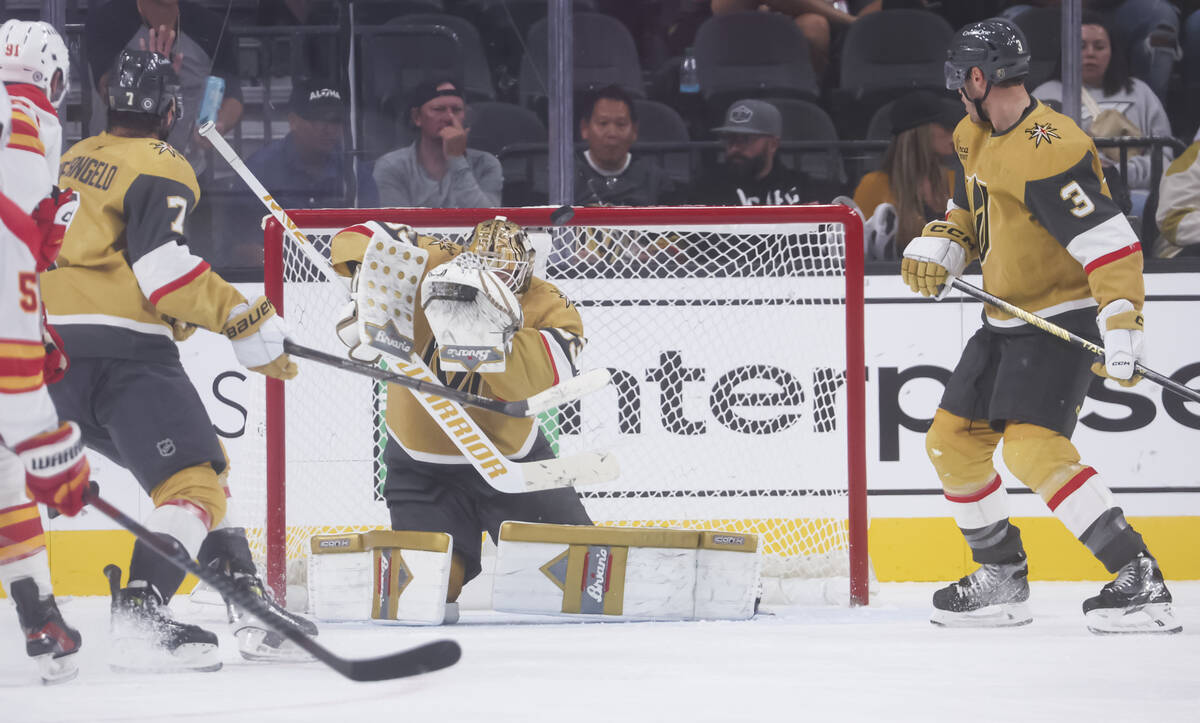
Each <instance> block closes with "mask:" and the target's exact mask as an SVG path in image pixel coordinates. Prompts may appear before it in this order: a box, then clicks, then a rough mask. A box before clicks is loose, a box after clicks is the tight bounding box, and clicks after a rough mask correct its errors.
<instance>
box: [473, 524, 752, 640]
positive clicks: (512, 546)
mask: <svg viewBox="0 0 1200 723" xmlns="http://www.w3.org/2000/svg"><path fill="white" fill-rule="evenodd" d="M760 571H761V558H760V557H759V554H758V540H757V538H756V537H755V536H754V535H744V534H731V533H724V532H706V531H694V530H672V529H666V528H613V527H591V526H573V525H547V524H536V523H524V522H505V523H504V524H503V525H501V527H500V538H499V543H498V546H497V555H496V574H495V581H494V584H493V588H492V606H493V607H494V608H495V609H496V610H500V611H505V612H518V613H538V614H544V615H564V616H583V617H585V618H592V617H594V616H601V617H602V618H604V619H617V620H692V619H702V620H744V619H747V618H749V617H751V616H753V614H754V602H755V598H756V597H757V592H758V581H759V574H760Z"/></svg>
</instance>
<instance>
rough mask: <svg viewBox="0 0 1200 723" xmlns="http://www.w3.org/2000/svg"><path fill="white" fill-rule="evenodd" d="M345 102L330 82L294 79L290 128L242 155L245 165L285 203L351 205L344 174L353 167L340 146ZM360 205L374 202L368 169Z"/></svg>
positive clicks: (288, 205)
mask: <svg viewBox="0 0 1200 723" xmlns="http://www.w3.org/2000/svg"><path fill="white" fill-rule="evenodd" d="M345 123H346V105H345V103H344V102H343V100H342V94H341V92H339V91H338V90H337V89H336V88H334V87H332V86H331V85H327V84H323V83H319V82H313V81H306V80H301V79H297V80H296V82H295V83H294V84H293V86H292V97H291V101H290V103H289V105H288V128H289V133H288V134H287V135H286V136H284V137H283V138H281V139H279V140H276V141H272V142H271V143H270V144H269V145H267V146H264V147H263V148H260V149H259V150H258V151H257V152H256V153H255V154H254V155H252V156H250V158H249V159H248V160H247V161H246V165H247V166H248V167H249V168H250V171H251V172H252V173H253V174H254V175H255V176H256V177H258V180H260V181H262V183H263V185H264V186H266V187H267V188H268V189H270V191H271V195H273V196H274V197H275V200H276V201H279V204H280V205H281V206H283V207H284V208H334V207H337V206H346V205H354V199H353V198H349V197H348V196H349V193H348V189H347V184H346V179H347V178H348V174H350V173H351V172H352V171H351V170H350V169H349V167H348V164H347V160H348V159H347V156H346V155H345V154H344V153H343V151H342V140H343V137H344V133H345ZM358 196H359V204H358V205H360V206H367V207H371V206H375V205H377V203H378V191H376V190H375V181H374V180H373V179H372V178H371V177H370V175H369V174H362V175H361V176H360V179H359V184H358Z"/></svg>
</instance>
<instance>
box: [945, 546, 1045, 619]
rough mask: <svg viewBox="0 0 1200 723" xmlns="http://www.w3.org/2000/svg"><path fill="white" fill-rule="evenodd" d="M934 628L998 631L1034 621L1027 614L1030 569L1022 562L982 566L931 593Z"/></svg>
mask: <svg viewBox="0 0 1200 723" xmlns="http://www.w3.org/2000/svg"><path fill="white" fill-rule="evenodd" d="M933 608H934V610H933V616H932V617H931V618H930V620H929V622H931V623H933V624H934V625H942V626H944V627H954V628H1001V627H1015V626H1017V625H1028V624H1029V623H1030V622H1033V615H1032V614H1031V613H1030V611H1029V567H1028V565H1026V564H1025V561H1024V560H1022V561H1020V562H1017V563H1009V564H985V565H981V566H980V568H979V569H978V570H976V571H975V572H973V573H971V574H970V575H967V576H966V577H964V578H962V579H961V580H959V581H958V582H956V583H953V584H951V585H948V586H946V587H944V588H942V589H941V590H938V591H937V592H935V593H933Z"/></svg>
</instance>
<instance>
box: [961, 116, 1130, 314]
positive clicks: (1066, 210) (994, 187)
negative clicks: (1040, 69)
mask: <svg viewBox="0 0 1200 723" xmlns="http://www.w3.org/2000/svg"><path fill="white" fill-rule="evenodd" d="M954 147H955V151H956V152H957V153H958V157H959V160H961V161H962V165H963V170H964V173H963V175H962V177H961V178H960V179H958V180H957V181H956V182H955V191H954V197H953V198H952V199H951V202H950V205H949V211H948V213H947V216H946V218H947V220H948V221H950V222H952V223H954V224H955V225H957V226H959V227H961V228H962V229H964V230H965V231H966V232H967V234H968V236H969V237H970V240H971V244H972V258H978V259H979V260H980V263H981V265H982V268H983V286H984V288H985V289H986V290H987V291H988V292H990V293H992V294H995V295H996V296H999V297H1000V298H1002V299H1005V300H1007V301H1010V302H1012V303H1013V304H1015V305H1017V306H1020V307H1022V308H1024V309H1026V310H1028V311H1032V312H1034V313H1036V314H1039V315H1041V316H1047V317H1052V316H1056V315H1058V314H1062V313H1065V312H1068V311H1073V310H1076V309H1085V308H1089V307H1095V306H1097V305H1099V306H1100V307H1101V308H1103V307H1104V306H1105V305H1107V304H1108V303H1109V302H1111V301H1113V300H1115V299H1129V300H1130V301H1131V302H1132V303H1133V305H1134V307H1135V308H1137V309H1138V310H1140V309H1141V308H1142V303H1143V300H1144V298H1145V289H1144V285H1143V281H1142V251H1141V245H1140V244H1139V242H1138V238H1137V236H1136V235H1135V234H1134V231H1133V228H1132V227H1131V226H1130V225H1129V221H1128V220H1127V219H1126V218H1125V215H1124V214H1123V213H1121V210H1120V209H1119V208H1118V207H1117V205H1116V204H1115V203H1114V202H1113V200H1112V197H1111V195H1110V194H1109V190H1108V185H1107V184H1106V183H1105V181H1104V174H1103V172H1102V170H1101V166H1100V160H1099V157H1098V155H1097V153H1096V145H1095V143H1093V142H1092V139H1091V137H1090V136H1088V135H1087V134H1085V133H1084V132H1083V131H1082V130H1080V129H1079V126H1077V125H1075V123H1074V122H1072V121H1071V119H1070V118H1068V117H1066V116H1064V115H1062V114H1061V113H1057V112H1055V111H1054V110H1052V109H1051V108H1049V107H1048V106H1046V105H1045V104H1043V103H1041V102H1038V101H1034V102H1032V103H1031V104H1030V107H1029V108H1028V109H1027V110H1026V111H1025V113H1024V115H1023V116H1022V117H1021V119H1020V121H1018V122H1017V124H1016V125H1015V126H1013V127H1012V128H1011V129H1010V130H1008V131H1006V132H1005V133H996V132H994V131H993V129H992V126H991V125H990V124H981V123H974V122H972V121H971V119H970V117H967V118H964V119H963V120H962V121H961V122H960V123H959V124H958V127H957V128H956V129H955V131H954ZM969 260H970V259H969ZM985 313H986V316H985V320H986V321H987V323H988V324H990V325H992V326H995V327H1001V328H1004V327H1020V326H1023V325H1024V322H1022V321H1020V320H1019V319H1016V318H1013V317H1012V316H1011V315H1009V314H1007V313H1005V312H1003V311H1000V310H998V309H995V308H992V307H990V306H985Z"/></svg>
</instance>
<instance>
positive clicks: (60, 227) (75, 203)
mask: <svg viewBox="0 0 1200 723" xmlns="http://www.w3.org/2000/svg"><path fill="white" fill-rule="evenodd" d="M78 208H79V194H78V193H75V192H74V191H72V190H71V189H69V188H68V189H65V190H63V189H60V188H58V187H57V186H55V187H53V188H51V189H50V195H49V196H46V197H45V198H43V199H42V200H41V201H40V202H39V203H38V205H37V206H34V208H33V213H32V214H30V215H31V216H33V220H34V223H36V224H37V227H38V231H40V232H41V233H42V247H41V248H40V249H36V250H34V255H35V256H36V257H37V270H38V271H45V270H46V269H48V268H50V267H51V266H52V265H54V260H55V259H57V258H58V252H59V251H61V250H62V243H63V237H64V236H66V235H67V229H68V228H70V226H71V221H72V220H73V219H74V218H75V211H76V210H77V209H78Z"/></svg>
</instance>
